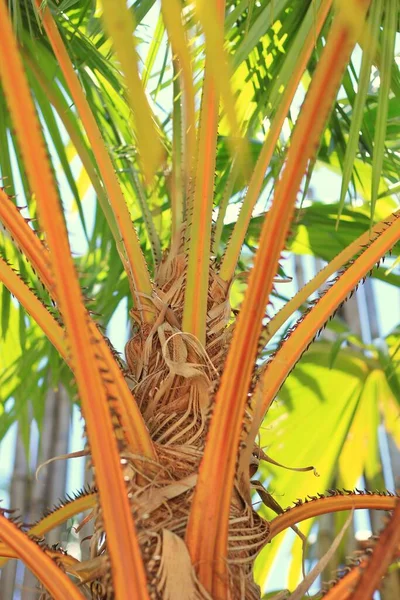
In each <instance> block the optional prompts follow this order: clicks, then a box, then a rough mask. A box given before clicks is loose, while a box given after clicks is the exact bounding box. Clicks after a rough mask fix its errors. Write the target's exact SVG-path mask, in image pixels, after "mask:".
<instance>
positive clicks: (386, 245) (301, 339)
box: [256, 213, 400, 415]
mask: <svg viewBox="0 0 400 600" xmlns="http://www.w3.org/2000/svg"><path fill="white" fill-rule="evenodd" d="M375 233H376V236H377V237H376V239H375V240H374V241H373V242H371V244H370V245H369V247H368V248H367V249H366V250H364V252H363V253H362V254H361V255H360V256H359V257H358V258H357V259H356V260H355V261H354V262H353V263H352V264H351V266H349V267H348V268H347V269H346V270H345V271H344V273H343V274H342V275H340V276H339V279H338V280H337V281H336V282H335V283H334V284H333V285H332V287H330V288H329V289H328V290H327V291H326V292H325V293H324V295H323V296H322V297H321V298H320V299H319V300H318V302H317V303H316V304H315V306H313V307H312V308H311V309H310V310H309V311H308V313H307V314H306V315H305V316H304V318H303V319H302V320H301V321H300V322H299V323H298V325H297V326H296V327H295V329H294V330H293V331H292V332H291V333H290V335H289V336H288V337H287V338H286V340H284V341H283V343H282V344H281V346H280V348H279V349H278V350H277V352H276V353H275V355H274V359H273V361H271V362H270V363H267V365H266V367H265V369H264V370H263V372H262V375H261V378H260V380H259V383H258V384H257V388H258V387H259V386H260V390H261V395H262V415H265V413H266V412H267V410H268V408H269V407H270V405H271V403H272V401H273V399H274V398H275V396H276V394H277V393H278V391H279V389H280V387H281V386H282V384H283V382H284V381H285V379H286V377H287V374H288V373H289V372H290V371H291V370H292V368H293V367H294V365H295V364H296V362H297V361H298V360H299V358H300V357H301V355H302V354H303V352H304V351H305V350H306V348H307V347H308V345H309V344H310V342H311V341H312V340H313V339H314V337H315V335H316V334H317V332H318V331H319V329H321V327H323V326H324V325H325V323H326V322H327V321H328V319H329V317H330V316H331V315H332V314H333V313H334V312H335V310H336V309H337V308H338V306H339V305H340V304H341V302H343V301H344V300H345V299H346V298H347V296H348V295H349V294H350V292H351V291H352V290H354V288H355V287H356V285H357V284H358V283H359V281H360V280H361V279H362V278H363V277H365V276H366V275H367V274H368V272H369V271H370V270H371V269H372V268H373V267H374V265H375V264H376V263H377V262H378V261H379V260H380V259H381V258H382V257H383V256H384V255H385V254H386V252H388V251H389V250H390V248H392V247H393V246H394V244H395V243H396V242H397V241H398V240H399V239H400V213H396V214H394V215H392V216H391V217H390V218H389V219H388V220H387V221H386V222H382V223H380V225H379V227H377V228H376V229H375ZM256 391H257V390H256Z"/></svg>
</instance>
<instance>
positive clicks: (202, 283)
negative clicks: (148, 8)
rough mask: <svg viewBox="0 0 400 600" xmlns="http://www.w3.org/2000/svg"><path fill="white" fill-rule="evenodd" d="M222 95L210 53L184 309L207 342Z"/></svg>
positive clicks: (190, 328) (220, 10) (220, 11)
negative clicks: (216, 81)
mask: <svg viewBox="0 0 400 600" xmlns="http://www.w3.org/2000/svg"><path fill="white" fill-rule="evenodd" d="M224 11H225V0H217V16H218V19H219V25H220V27H221V28H223V22H224ZM218 107H219V95H218V91H217V86H216V84H215V81H214V76H213V73H212V69H211V66H210V58H209V57H207V56H206V66H205V76H204V88H203V97H202V102H201V110H200V131H199V136H198V137H199V140H198V152H197V165H196V173H195V188H194V196H193V203H192V204H191V203H189V207H188V210H187V220H188V226H187V235H188V236H189V237H188V244H189V251H188V266H187V278H186V288H185V302H184V309H183V325H182V327H183V330H184V331H187V332H188V333H191V334H193V335H194V336H196V337H197V339H198V340H199V341H200V343H201V344H202V345H203V346H205V343H206V319H207V301H208V284H209V281H208V279H209V277H208V276H209V267H210V253H211V223H212V209H213V196H214V174H215V161H216V152H217V150H216V149H217V133H218Z"/></svg>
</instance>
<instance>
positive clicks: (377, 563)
mask: <svg viewBox="0 0 400 600" xmlns="http://www.w3.org/2000/svg"><path fill="white" fill-rule="evenodd" d="M399 544H400V501H398V502H397V504H396V508H395V509H394V512H393V515H392V517H391V519H390V521H389V523H388V524H387V525H386V527H385V529H384V530H383V531H382V533H381V534H380V535H379V538H378V540H377V542H376V544H375V547H374V550H373V553H372V556H371V558H370V560H369V562H368V566H367V567H366V569H365V570H364V571H363V573H362V575H361V577H360V579H359V581H358V583H357V586H356V589H355V590H354V593H353V595H352V596H351V600H372V598H373V595H374V593H375V591H376V590H377V589H379V588H380V586H381V583H382V577H383V576H384V575H385V573H386V571H387V570H388V568H389V566H390V564H391V563H392V562H393V559H394V556H395V554H396V551H397V549H398V546H399Z"/></svg>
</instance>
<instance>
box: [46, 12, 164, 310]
mask: <svg viewBox="0 0 400 600" xmlns="http://www.w3.org/2000/svg"><path fill="white" fill-rule="evenodd" d="M42 4H43V3H42V1H41V0H36V6H37V8H38V9H40V10H39V14H40V15H41V18H42V22H43V27H44V29H45V31H46V33H47V36H48V38H49V41H50V44H51V47H52V49H53V52H54V54H55V56H56V58H57V60H58V63H59V65H60V68H61V70H62V72H63V75H64V77H65V80H66V82H67V84H68V87H69V91H70V93H71V97H72V99H73V101H74V104H75V106H76V108H77V110H78V113H79V115H80V117H81V119H82V123H83V126H84V128H85V130H86V133H87V136H88V139H89V143H90V145H91V148H92V151H93V154H94V156H95V159H96V161H97V164H98V167H99V172H100V173H101V175H102V178H103V181H104V186H105V188H106V191H107V194H108V199H109V201H110V204H111V207H112V209H113V212H114V216H115V218H116V220H117V223H118V227H119V230H120V232H121V237H122V241H123V244H124V248H125V252H126V255H124V256H121V260H122V262H123V264H124V267H125V270H126V273H127V275H128V279H129V282H130V285H131V290H132V294H133V297H134V298H135V302H136V305H137V306H138V307H141V306H142V304H143V306H144V305H145V301H143V299H142V298H143V297H142V296H139V295H138V294H139V293H141V294H146V295H147V296H150V295H151V292H152V285H151V281H150V276H149V273H148V269H147V265H146V262H145V259H144V256H143V253H142V250H141V248H140V244H139V240H138V237H137V234H136V231H135V229H134V227H133V225H132V221H131V217H130V214H129V211H128V207H127V205H126V203H125V199H124V196H123V194H122V191H121V188H120V185H119V183H118V179H117V177H116V175H115V172H114V167H113V164H112V162H111V159H110V157H109V155H108V152H107V149H106V146H105V144H104V140H103V138H102V136H101V133H100V130H99V127H98V125H97V123H96V121H95V119H94V116H93V114H92V111H91V110H90V107H89V104H88V101H87V100H86V97H85V95H84V93H83V90H82V87H81V85H80V83H79V79H78V77H77V75H76V73H75V71H74V67H73V65H72V63H71V60H70V58H69V56H68V53H67V51H66V49H65V46H64V43H63V41H62V38H61V36H60V34H59V32H58V29H57V26H56V24H55V23H54V21H53V17H52V15H51V12H50V9H49V8H47V7H44V8H43V10H42V8H41V7H42ZM111 225H112V224H111ZM143 316H144V319H145V320H146V321H152V319H153V316H154V314H153V312H152V311H151V310H150V309H149V310H146V311H144V315H143Z"/></svg>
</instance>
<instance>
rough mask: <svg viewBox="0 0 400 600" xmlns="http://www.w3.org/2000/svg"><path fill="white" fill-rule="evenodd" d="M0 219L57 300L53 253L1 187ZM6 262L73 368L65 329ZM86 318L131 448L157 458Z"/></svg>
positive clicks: (6, 271) (8, 275) (3, 267)
mask: <svg viewBox="0 0 400 600" xmlns="http://www.w3.org/2000/svg"><path fill="white" fill-rule="evenodd" d="M0 222H2V223H3V224H4V226H5V227H6V229H7V230H8V231H9V232H10V234H11V236H12V237H13V239H14V240H15V242H16V243H17V245H18V247H19V248H20V249H21V251H22V252H23V253H24V254H25V256H26V257H27V259H28V260H29V262H30V263H31V265H32V267H33V268H34V269H35V271H36V273H37V274H38V276H39V278H40V279H41V281H42V282H43V284H44V285H45V287H46V288H47V290H48V292H49V294H50V295H51V297H52V298H53V300H54V301H55V302H57V295H56V283H55V279H54V277H53V274H52V272H51V268H50V261H51V257H50V254H49V252H48V250H47V249H46V248H45V247H44V246H43V244H42V243H41V242H40V240H39V238H38V237H37V235H36V234H35V232H34V231H33V230H32V229H31V228H30V227H29V225H28V223H27V222H26V221H25V219H24V218H23V217H22V215H21V213H20V212H19V210H18V209H17V207H16V206H15V204H14V203H13V202H11V200H10V199H9V198H8V196H7V195H6V194H5V193H4V191H2V190H0ZM3 263H4V261H2V263H1V264H0V279H1V280H2V281H3V283H4V284H5V285H6V287H7V288H8V289H9V290H10V292H12V293H13V294H14V295H15V296H16V298H17V299H18V301H19V302H20V303H21V304H22V306H24V308H25V309H26V310H27V311H28V313H29V314H30V315H31V316H32V317H33V318H34V319H35V321H36V322H37V323H38V325H39V326H40V327H41V328H42V329H43V331H44V332H45V333H46V335H47V337H48V338H49V340H50V341H51V343H52V344H53V345H54V346H55V348H56V349H57V350H58V352H59V353H60V354H61V356H62V357H63V359H64V360H65V361H66V362H67V363H68V365H69V366H70V367H71V369H72V370H73V365H72V364H71V361H70V357H69V355H68V353H67V350H66V345H65V341H64V338H65V334H64V331H63V329H62V328H61V327H60V325H59V324H58V323H57V322H56V321H55V320H54V318H53V317H52V316H51V315H50V313H49V312H48V311H47V310H46V308H45V307H44V306H43V305H42V303H41V302H40V301H39V300H38V299H37V298H36V297H35V295H34V294H33V293H32V292H31V291H30V290H29V288H27V286H26V285H25V284H24V282H23V281H21V279H20V278H19V277H18V275H17V274H16V273H14V271H12V269H11V268H10V267H9V266H8V265H7V264H3ZM87 319H88V323H89V329H90V333H91V335H92V338H93V339H94V340H95V343H96V344H97V350H98V354H99V355H101V357H102V361H103V363H104V364H103V367H104V368H105V369H106V370H107V372H108V377H107V381H106V383H105V385H106V389H107V394H108V396H109V397H110V398H112V399H113V401H112V405H113V408H114V410H115V412H116V414H117V416H118V417H119V419H120V421H121V424H122V428H123V431H124V435H125V439H126V441H127V443H128V444H129V447H130V449H131V451H133V452H134V453H137V454H142V455H143V456H146V457H147V458H150V459H153V460H154V459H155V456H156V454H155V450H154V446H153V443H152V441H151V438H150V435H149V432H148V430H147V427H146V424H145V422H144V419H143V416H142V414H141V412H140V410H139V408H138V405H137V403H136V401H135V398H134V396H133V394H132V392H131V391H130V389H129V387H128V385H127V383H126V381H125V379H124V376H123V374H122V373H121V371H120V369H119V366H118V365H117V363H116V361H115V359H114V357H113V355H112V352H111V350H110V348H109V346H108V344H107V342H106V341H105V339H104V337H103V336H102V334H101V333H100V331H99V329H98V328H97V327H96V324H95V323H94V322H93V321H92V319H91V317H90V315H89V314H88V313H87Z"/></svg>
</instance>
